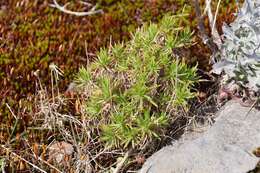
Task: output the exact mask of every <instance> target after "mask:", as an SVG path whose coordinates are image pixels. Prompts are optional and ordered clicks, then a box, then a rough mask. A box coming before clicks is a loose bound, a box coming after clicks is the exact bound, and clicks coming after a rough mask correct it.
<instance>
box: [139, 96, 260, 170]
mask: <svg viewBox="0 0 260 173" xmlns="http://www.w3.org/2000/svg"><path fill="white" fill-rule="evenodd" d="M249 110H250V108H249V107H242V106H241V105H240V104H239V103H236V102H234V101H230V102H228V103H227V104H226V105H225V106H224V107H223V108H222V109H221V110H219V112H218V113H217V116H216V117H217V118H216V119H215V120H216V122H215V123H214V124H213V125H212V126H211V127H208V128H207V130H205V131H204V132H203V133H197V134H192V135H191V134H187V135H184V136H183V137H182V138H181V139H180V140H178V141H174V142H172V145H170V146H166V147H164V148H162V149H161V150H160V151H158V152H157V153H155V154H154V155H152V156H151V157H150V158H148V160H147V161H146V162H145V164H144V165H143V167H142V169H141V170H140V173H209V172H210V173H246V172H248V171H250V170H253V169H254V168H255V167H256V165H257V163H258V162H259V158H258V157H256V156H255V155H254V154H253V151H254V150H255V149H257V148H258V147H259V146H260V111H258V110H255V109H252V110H251V111H250V112H249V114H247V113H248V111H249Z"/></svg>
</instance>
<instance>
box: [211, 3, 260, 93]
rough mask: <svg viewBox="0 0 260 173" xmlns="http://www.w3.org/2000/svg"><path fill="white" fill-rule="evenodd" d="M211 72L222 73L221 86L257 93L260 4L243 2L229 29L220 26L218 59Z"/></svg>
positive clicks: (259, 54) (258, 80)
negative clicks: (220, 36) (230, 86)
mask: <svg viewBox="0 0 260 173" xmlns="http://www.w3.org/2000/svg"><path fill="white" fill-rule="evenodd" d="M213 72H214V73H216V74H221V73H223V79H222V82H223V83H222V84H224V85H229V84H236V85H238V86H240V87H242V88H244V89H247V90H249V91H253V92H254V93H259V91H260V0H255V1H254V0H245V2H244V4H243V6H242V7H241V8H240V9H239V10H238V13H237V17H236V19H235V21H234V22H233V23H231V24H230V25H227V24H224V25H223V44H222V46H221V50H220V59H218V60H217V62H216V63H215V64H214V65H213Z"/></svg>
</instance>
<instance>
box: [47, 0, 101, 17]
mask: <svg viewBox="0 0 260 173" xmlns="http://www.w3.org/2000/svg"><path fill="white" fill-rule="evenodd" d="M53 3H54V4H50V6H51V7H54V8H57V9H59V10H60V11H62V12H64V13H67V14H72V15H75V16H89V15H93V14H98V13H102V12H103V10H96V6H94V7H92V8H91V9H90V10H89V11H87V12H77V11H71V10H68V9H66V6H67V5H68V3H67V4H65V5H64V6H61V5H60V4H59V3H58V2H57V1H56V0H53Z"/></svg>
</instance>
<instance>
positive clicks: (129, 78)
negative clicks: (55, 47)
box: [75, 15, 198, 148]
mask: <svg viewBox="0 0 260 173" xmlns="http://www.w3.org/2000/svg"><path fill="white" fill-rule="evenodd" d="M181 18H183V16H180V15H179V16H165V17H164V18H163V19H162V21H161V22H159V23H158V24H153V23H150V24H149V25H148V24H147V25H144V26H143V27H142V28H140V29H138V30H137V31H136V32H135V33H134V34H133V35H132V40H131V41H129V42H127V43H122V44H116V45H114V46H111V47H110V48H108V49H101V50H100V52H99V53H98V55H97V59H96V61H95V62H93V63H92V64H90V65H89V66H88V67H86V68H84V67H82V68H81V69H80V70H79V73H78V74H77V76H76V80H75V83H76V84H77V86H78V87H79V88H81V89H82V90H81V91H82V92H83V93H84V96H85V105H84V115H85V117H86V119H87V120H88V121H89V124H90V126H89V128H90V129H91V128H92V130H93V127H94V128H95V129H97V130H98V131H100V130H101V138H100V139H101V140H102V141H104V142H105V143H106V144H107V145H108V146H111V147H129V146H130V147H133V148H135V147H137V146H140V145H143V144H145V143H146V142H148V141H150V140H151V139H153V138H154V137H160V135H162V134H163V133H162V132H163V129H164V128H163V127H165V126H166V125H167V124H169V123H170V120H171V119H172V118H173V117H174V116H176V114H177V112H178V108H179V107H184V108H188V103H187V100H188V99H189V98H192V97H194V93H192V92H191V88H192V87H193V85H194V83H195V82H197V80H198V77H197V75H196V67H192V68H189V67H188V66H187V65H186V64H184V63H183V62H182V61H181V59H180V58H178V56H176V55H174V54H173V49H178V48H180V47H183V46H189V45H191V43H192V42H191V40H192V39H191V38H192V33H191V32H190V30H189V28H186V27H181ZM96 135H98V133H96ZM95 137H96V136H95Z"/></svg>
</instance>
